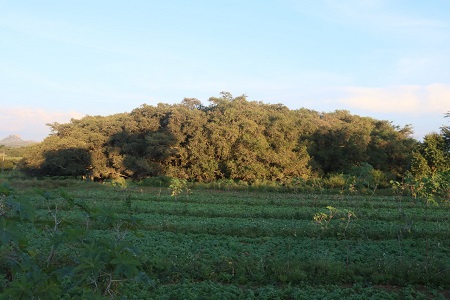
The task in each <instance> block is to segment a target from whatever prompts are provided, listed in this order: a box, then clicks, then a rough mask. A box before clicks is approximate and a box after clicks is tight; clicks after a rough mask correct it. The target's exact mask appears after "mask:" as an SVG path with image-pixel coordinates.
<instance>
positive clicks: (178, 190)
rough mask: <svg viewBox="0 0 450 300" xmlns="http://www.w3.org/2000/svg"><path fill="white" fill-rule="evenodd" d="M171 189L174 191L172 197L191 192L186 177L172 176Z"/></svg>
mask: <svg viewBox="0 0 450 300" xmlns="http://www.w3.org/2000/svg"><path fill="white" fill-rule="evenodd" d="M169 189H170V190H171V191H172V197H177V196H179V195H183V194H184V195H189V194H190V193H191V190H190V189H189V188H188V182H187V180H186V179H178V178H172V181H171V183H170V186H169Z"/></svg>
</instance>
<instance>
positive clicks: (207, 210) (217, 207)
mask: <svg viewBox="0 0 450 300" xmlns="http://www.w3.org/2000/svg"><path fill="white" fill-rule="evenodd" d="M171 200H172V201H148V200H147V201H142V200H134V201H129V202H128V203H129V204H128V205H129V206H128V207H126V201H127V200H126V199H124V200H122V201H109V200H107V199H103V198H101V199H97V200H94V201H85V202H86V203H88V204H89V205H94V206H99V207H102V206H103V207H107V208H108V210H114V211H116V212H121V211H124V210H125V209H129V210H132V211H133V212H135V213H139V214H146V213H149V214H167V215H181V216H197V217H204V218H216V217H230V218H267V219H296V220H311V219H312V218H313V216H314V214H315V213H318V212H327V211H326V208H325V207H326V206H328V205H331V206H333V207H336V208H337V209H340V210H342V211H346V210H347V209H348V210H350V211H352V213H353V216H354V217H355V216H356V218H357V219H361V220H379V221H399V220H404V221H409V222H412V221H414V222H416V221H429V222H450V209H449V208H447V207H439V206H438V207H424V206H419V205H417V206H414V207H406V208H405V207H396V208H395V209H392V208H391V209H387V208H375V209H371V208H360V207H348V206H343V205H342V203H340V202H329V203H328V204H327V205H325V206H322V207H316V206H314V207H312V206H307V205H305V206H292V207H290V206H276V205H270V204H260V205H251V206H249V205H247V204H228V203H225V204H224V203H187V202H179V201H174V200H173V198H171ZM35 203H36V206H37V207H38V208H39V209H47V208H48V207H50V208H52V209H54V208H55V207H56V204H57V205H58V209H60V210H70V209H72V208H71V206H69V205H68V204H67V203H66V202H64V201H62V200H61V199H54V200H51V201H47V202H45V203H44V201H42V199H41V200H36V201H35Z"/></svg>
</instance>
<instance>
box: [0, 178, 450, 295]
mask: <svg viewBox="0 0 450 300" xmlns="http://www.w3.org/2000/svg"><path fill="white" fill-rule="evenodd" d="M343 178H346V177H343ZM55 182H59V183H61V184H64V187H58V186H56V185H50V184H54V183H55ZM233 182H234V181H233ZM302 182H303V181H299V183H298V184H299V185H300V184H303V183H302ZM67 183H70V184H67ZM230 184H231V183H230ZM234 184H236V185H237V184H238V183H237V182H234ZM321 184H322V185H323V182H322V183H321ZM10 185H11V186H14V187H15V189H12V188H11V187H8V186H7V185H5V191H6V192H5V193H4V194H3V199H6V197H8V196H11V195H13V196H14V199H18V200H21V199H27V200H29V201H28V203H30V204H31V205H32V208H33V209H34V217H33V219H34V220H35V222H34V223H29V222H28V219H27V216H31V215H30V214H22V216H23V218H24V219H23V220H22V221H20V215H21V214H20V213H18V212H15V213H14V214H13V213H12V211H11V210H10V208H9V207H12V206H8V209H7V211H8V212H7V214H5V215H4V216H6V218H5V222H6V223H5V224H14V226H11V227H6V228H7V230H5V232H8V233H17V232H20V233H21V235H20V236H19V235H17V236H13V235H10V236H5V239H4V240H5V241H6V242H7V243H8V244H7V245H4V244H3V243H2V242H1V241H0V243H2V246H1V247H0V256H1V258H2V259H1V260H0V274H2V280H1V281H0V282H1V286H0V294H2V295H5V296H3V297H4V298H6V299H8V297H9V298H12V299H16V298H20V297H21V296H22V297H23V298H25V297H28V298H30V297H36V298H37V297H40V298H45V299H96V298H98V299H101V298H115V299H117V298H119V299H120V298H124V299H160V298H161V299H169V298H170V299H199V298H202V297H203V298H208V299H214V298H217V299H219V298H220V299H227V298H229V299H236V298H238V299H239V298H244V299H277V298H279V299H305V298H308V299H314V298H327V299H358V297H359V298H368V299H370V298H375V299H376V298H377V297H378V298H380V299H391V298H392V299H399V298H402V297H425V296H426V297H427V298H430V299H431V298H437V299H439V297H441V298H443V297H442V295H444V294H443V291H444V290H445V289H447V290H448V288H449V286H448V284H449V283H448V280H447V277H448V276H446V275H447V274H448V270H449V269H450V265H449V261H448V249H449V247H450V244H449V241H448V233H449V232H450V226H449V224H450V214H449V211H448V210H449V206H448V205H446V204H445V203H439V205H427V204H426V203H425V202H422V201H410V198H409V197H408V196H406V197H405V196H400V195H397V196H385V197H381V196H374V195H371V194H368V195H361V193H356V192H354V193H351V192H344V193H342V194H336V193H334V194H327V193H322V194H314V193H302V194H294V193H279V192H273V191H275V189H273V190H269V189H262V187H259V186H256V187H255V188H254V189H252V186H249V185H248V184H247V185H246V186H245V187H243V188H242V190H239V189H232V188H230V189H229V190H227V189H226V188H223V187H222V188H221V189H220V190H219V189H218V188H217V187H216V188H215V189H209V190H204V191H203V190H196V191H195V193H194V194H192V195H191V196H189V198H187V197H178V199H177V201H173V197H171V195H170V190H169V189H164V193H161V194H158V192H157V191H158V188H151V187H149V188H144V187H143V186H141V187H139V186H137V187H136V186H130V187H128V188H127V189H126V190H118V189H111V188H110V187H108V186H107V185H105V184H98V183H97V184H94V183H92V182H82V181H73V180H69V181H67V180H58V181H56V180H46V181H36V180H29V181H28V182H26V183H25V182H18V181H15V182H11V183H10ZM46 185H47V186H51V188H48V187H46ZM19 186H21V187H22V188H20V189H19V188H17V187H19ZM191 188H192V187H191ZM6 194H8V196H6ZM16 207H17V208H18V209H21V208H25V207H26V206H18V205H16ZM356 216H357V218H356ZM314 218H316V221H314ZM315 224H317V225H315ZM6 258H8V259H6ZM12 275H13V276H12ZM149 277H151V278H153V279H154V280H153V281H152V280H150V279H149ZM381 286H382V288H381ZM7 295H9V296H7Z"/></svg>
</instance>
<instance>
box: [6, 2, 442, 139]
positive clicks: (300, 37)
mask: <svg viewBox="0 0 450 300" xmlns="http://www.w3.org/2000/svg"><path fill="white" fill-rule="evenodd" d="M449 53H450V1H448V0H432V1H422V0H408V1H406V0H405V1H403V0H385V1H384V0H336V1H334V0H317V1H313V0H310V1H300V0H298V1H293V0H278V1H269V0H259V1H255V0H247V1H245V0H239V1H238V0H217V1H203V0H192V1H182V0H166V1H150V0H148V1H113V0H109V1H103V0H98V1H83V0H81V1H56V0H54V1H49V0H41V1H25V0H22V1H2V0H0V139H1V138H3V137H6V136H7V135H9V134H19V135H20V136H21V137H22V138H23V139H33V140H42V139H43V138H45V137H46V136H47V135H48V134H49V129H48V127H47V126H46V125H45V124H46V123H52V122H61V123H63V122H68V121H69V120H70V119H71V118H80V117H83V116H84V115H110V114H114V113H121V112H126V111H131V110H132V109H134V108H137V107H139V106H140V105H141V104H144V103H146V104H149V105H156V104H157V103H159V102H163V103H179V102H180V101H181V100H182V99H183V98H185V97H192V98H197V99H199V100H201V101H202V102H203V103H204V104H207V100H208V98H209V97H211V96H218V95H219V93H220V92H221V91H228V92H231V93H232V94H233V95H235V96H238V95H241V94H246V95H247V96H248V99H249V100H258V101H263V102H265V103H283V104H285V105H287V106H288V107H289V108H291V109H297V108H301V107H306V108H309V109H314V110H317V111H324V112H329V111H334V110H336V109H347V110H349V111H350V112H351V113H354V114H358V115H362V116H370V117H374V118H377V119H383V120H390V121H392V122H393V123H394V124H396V125H400V126H403V125H406V124H412V125H413V128H414V131H415V135H414V136H415V137H416V138H419V139H420V138H421V137H423V135H425V134H427V133H430V132H432V131H439V127H440V126H442V125H448V124H449V120H447V119H445V118H444V117H443V115H444V113H446V112H448V111H450V55H449Z"/></svg>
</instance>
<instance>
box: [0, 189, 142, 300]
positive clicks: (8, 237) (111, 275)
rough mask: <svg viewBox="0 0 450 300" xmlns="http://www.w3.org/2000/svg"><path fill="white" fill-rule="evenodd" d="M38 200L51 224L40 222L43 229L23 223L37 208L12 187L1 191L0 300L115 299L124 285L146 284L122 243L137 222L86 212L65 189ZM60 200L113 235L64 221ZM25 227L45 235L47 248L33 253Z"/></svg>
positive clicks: (130, 251)
mask: <svg viewBox="0 0 450 300" xmlns="http://www.w3.org/2000/svg"><path fill="white" fill-rule="evenodd" d="M6 194H7V195H6ZM41 196H42V197H43V199H44V201H45V202H46V206H47V210H48V214H49V216H50V217H51V220H52V221H51V223H44V224H46V225H45V227H44V228H43V229H41V228H39V227H37V226H36V225H35V224H33V223H28V224H26V223H25V222H26V221H32V220H33V219H34V215H35V208H34V207H33V206H32V205H31V204H30V202H29V201H27V199H26V198H20V197H17V196H16V194H15V193H14V191H12V190H11V189H10V188H7V187H6V188H5V187H4V188H2V194H1V195H0V197H1V199H0V204H1V207H2V209H1V215H0V254H1V255H2V258H3V259H2V260H3V261H7V262H8V263H7V264H4V265H2V266H1V271H2V274H3V275H4V276H5V279H6V280H5V281H4V282H3V286H1V287H0V292H1V294H2V296H1V297H0V298H1V299H25V298H26V299H43V298H45V299H60V298H62V297H63V295H68V296H69V297H75V298H92V297H100V296H103V297H110V298H114V297H115V296H116V295H117V294H118V293H119V291H120V285H121V284H122V283H124V282H127V281H132V280H141V281H142V280H144V281H146V282H147V283H150V280H149V278H148V277H147V276H146V275H145V273H143V272H142V265H141V262H140V261H139V259H138V252H137V250H136V249H135V248H134V247H132V245H131V244H129V243H128V242H127V241H126V240H125V239H124V237H125V235H126V232H127V231H129V230H130V229H133V228H135V225H136V224H137V222H138V221H137V219H136V218H134V217H132V216H128V217H125V218H121V217H119V216H117V215H115V214H114V213H111V212H110V211H105V210H99V209H93V208H90V207H89V206H88V205H86V203H84V202H83V201H80V200H77V199H75V198H73V197H71V196H70V195H69V194H68V193H66V192H65V191H61V192H60V193H59V195H54V194H51V193H45V192H44V193H41ZM61 200H63V201H65V202H66V203H67V204H68V206H69V207H71V208H72V209H74V210H75V209H79V210H81V211H82V212H83V213H84V215H85V216H86V218H89V219H91V222H98V223H100V222H101V223H102V226H107V227H109V228H113V229H114V230H115V231H116V234H115V235H113V236H110V235H104V236H103V237H102V238H97V237H96V236H95V234H94V233H93V231H92V230H90V227H89V226H86V227H85V228H83V227H80V226H79V224H78V222H75V223H73V222H70V221H68V220H66V219H64V218H63V217H62V216H61V212H60V205H61V206H62V203H63V202H61ZM52 203H53V204H52ZM59 203H61V204H59ZM47 224H48V225H50V224H51V226H47ZM24 226H28V227H29V229H28V230H27V232H30V228H31V232H35V233H38V232H43V233H44V235H43V237H44V241H43V242H44V244H45V245H47V247H48V249H47V250H45V249H39V250H38V251H39V252H36V250H37V249H35V248H34V247H33V245H31V244H27V243H26V241H27V240H28V237H27V236H26V235H25V234H23V232H24V230H23V228H22V227H24ZM58 249H60V251H58Z"/></svg>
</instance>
